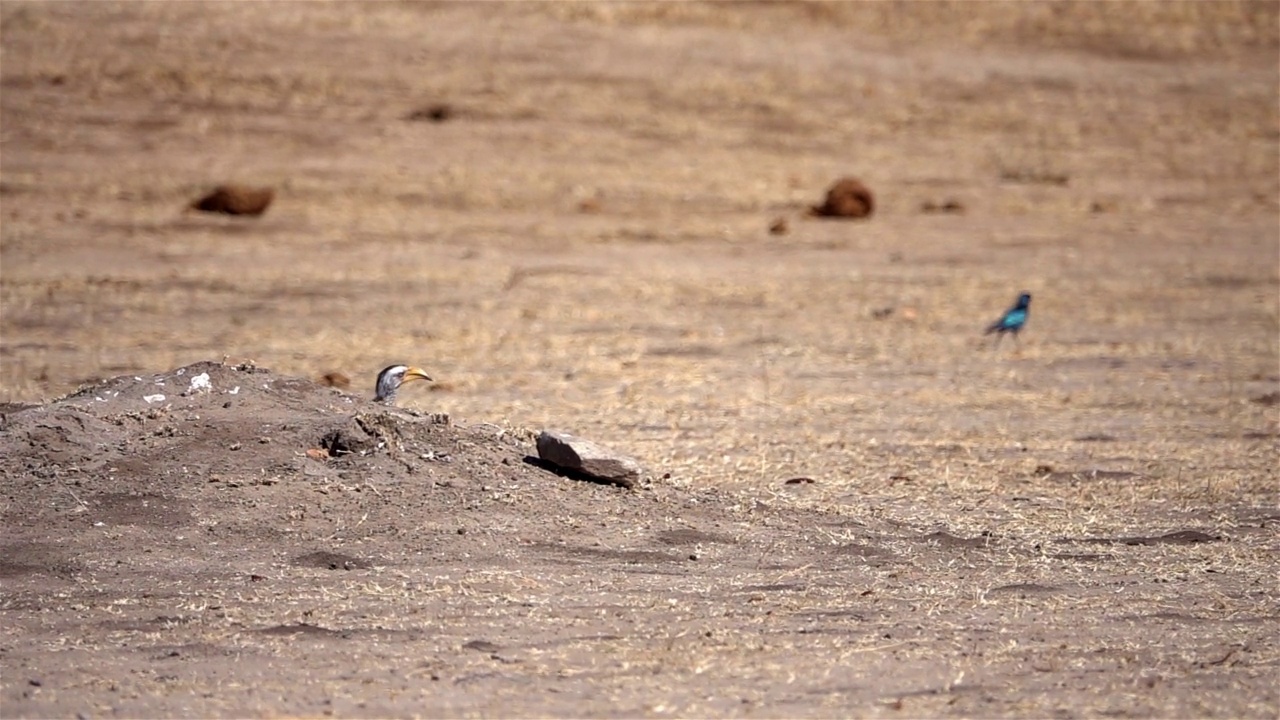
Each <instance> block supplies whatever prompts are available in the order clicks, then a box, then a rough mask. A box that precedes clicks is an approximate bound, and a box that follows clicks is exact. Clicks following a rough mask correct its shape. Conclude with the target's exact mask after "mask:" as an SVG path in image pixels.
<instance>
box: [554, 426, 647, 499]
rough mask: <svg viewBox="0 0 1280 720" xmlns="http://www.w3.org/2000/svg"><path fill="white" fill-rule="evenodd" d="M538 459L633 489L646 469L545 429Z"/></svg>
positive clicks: (578, 439)
mask: <svg viewBox="0 0 1280 720" xmlns="http://www.w3.org/2000/svg"><path fill="white" fill-rule="evenodd" d="M538 457H539V458H541V459H542V460H543V462H547V463H551V464H552V465H555V466H556V467H559V468H562V469H564V470H569V471H571V472H574V473H581V474H582V475H586V476H588V477H590V478H591V479H594V480H599V481H601V482H607V483H613V484H614V485H621V486H622V487H625V488H630V487H633V486H634V485H635V483H636V481H637V480H639V479H640V473H641V471H642V470H643V468H641V467H640V463H638V462H636V461H635V460H634V459H633V458H630V457H627V456H626V455H620V454H618V453H616V452H614V451H612V450H610V449H609V448H606V447H604V446H603V445H600V444H598V443H594V442H592V441H590V440H586V439H583V438H580V437H578V436H576V435H570V434H569V433H566V432H559V431H556V430H543V431H542V433H541V434H539V435H538Z"/></svg>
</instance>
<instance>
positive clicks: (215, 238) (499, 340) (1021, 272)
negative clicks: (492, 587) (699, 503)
mask: <svg viewBox="0 0 1280 720" xmlns="http://www.w3.org/2000/svg"><path fill="white" fill-rule="evenodd" d="M1278 9H1280V6H1278V5H1277V4H1276V3H1272V2H1253V3H1249V2H1216V3H999V2H992V3H915V2H912V3H898V2H884V3H801V2H796V3H741V4H739V3H655V4H647V3H617V4H591V3H546V4H540V3H512V4H488V3H486V4H465V3H418V2H406V3H392V2H387V3H364V4H354V3H352V4H346V3H336V4H323V5H320V4H286V3H255V4H241V3H234V4H233V3H84V4H77V3H19V2H6V3H4V5H3V7H0V43H2V46H0V47H2V49H3V56H2V57H0V61H2V62H0V400H4V401H10V402H40V401H43V400H47V399H50V398H53V397H56V396H59V395H62V394H64V393H67V392H70V391H73V390H75V389H76V388H77V387H79V386H80V385H81V384H82V383H88V382H94V381H96V380H98V379H101V378H106V377H111V376H115V375H122V374H145V373H154V372H160V371H164V370H167V369H169V368H173V367H176V366H179V365H185V364H187V363H190V362H194V361H197V360H207V359H213V360H217V359H221V358H223V357H229V358H230V360H231V361H232V362H241V361H246V360H252V361H254V362H256V363H257V364H258V365H261V366H265V367H269V368H272V369H273V370H275V371H277V372H279V373H283V374H286V375H301V376H305V377H309V378H313V379H317V378H319V377H320V376H322V375H324V374H325V373H329V372H341V373H343V374H345V375H347V376H349V377H350V378H352V379H353V382H354V387H353V388H352V391H353V392H356V391H358V392H361V393H364V392H368V393H370V394H371V392H372V382H373V376H374V374H375V373H376V372H377V370H378V369H380V368H381V367H383V366H384V365H386V364H389V363H390V362H393V361H394V362H411V363H414V364H421V365H423V366H425V367H426V368H427V369H428V371H429V372H431V374H432V375H433V376H434V377H435V378H437V380H438V381H439V382H438V383H437V384H436V385H435V386H434V387H433V388H431V389H429V390H428V389H426V388H423V387H421V386H419V387H417V388H411V389H409V390H406V392H405V394H404V398H403V399H402V404H404V405H406V406H410V407H415V408H420V409H423V410H429V411H438V412H448V413H450V414H451V415H452V416H453V417H454V418H455V420H457V421H459V422H461V423H485V422H488V423H496V424H499V425H503V426H510V427H514V428H522V427H527V428H538V427H543V426H556V427H561V428H564V429H567V430H570V431H573V432H576V433H578V434H582V435H585V436H588V437H591V438H593V439H596V440H599V441H601V442H605V443H606V444H609V445H612V446H615V447H618V448H620V449H624V450H626V451H628V452H630V453H632V454H634V455H636V456H637V457H639V458H640V459H641V460H642V461H644V463H645V464H646V465H647V466H649V467H650V468H652V469H653V470H654V471H655V472H656V473H657V474H658V475H659V476H662V475H668V474H669V477H666V478H664V479H663V480H662V482H663V483H665V484H666V485H667V486H668V487H673V488H680V489H690V490H693V489H705V488H709V487H714V488H717V489H722V490H725V491H729V492H733V493H740V494H741V495H742V497H746V498H754V499H755V500H757V501H767V502H771V503H783V504H785V505H786V506H788V507H793V508H796V509H797V510H806V509H808V510H812V511H814V512H828V513H830V512H834V513H845V514H849V515H850V516H851V517H856V518H862V519H864V520H865V519H866V518H868V517H876V518H879V519H887V520H891V521H892V522H896V523H905V524H908V525H909V526H910V527H912V528H915V529H919V530H920V531H921V532H925V531H929V530H930V529H933V528H945V529H946V530H947V531H948V532H950V533H954V534H956V535H957V536H962V537H972V536H976V535H978V534H980V533H983V532H988V533H989V532H992V531H994V530H998V531H999V532H1002V533H1009V534H1013V535H1017V536H1018V537H1019V538H1020V540H1019V542H1021V543H1024V544H1025V545H1026V546H1027V547H1030V546H1032V545H1036V546H1037V547H1038V545H1037V543H1038V542H1039V541H1040V540H1047V539H1052V538H1055V537H1085V536H1107V537H1127V536H1134V535H1142V536H1147V535H1158V534H1160V533H1164V532H1169V531H1175V530H1182V529H1186V528H1189V527H1192V526H1194V527H1195V528H1198V529H1201V530H1206V531H1210V532H1213V533H1224V532H1225V533H1227V534H1228V535H1230V534H1231V533H1232V532H1233V531H1232V528H1239V527H1242V526H1245V525H1248V523H1253V525H1249V527H1252V528H1253V529H1254V530H1257V531H1258V532H1257V533H1248V534H1247V535H1248V537H1249V538H1252V540H1250V542H1251V543H1256V544H1253V545H1231V544H1230V543H1220V544H1208V545H1195V546H1194V547H1190V548H1187V549H1186V550H1185V552H1187V553H1191V556H1188V557H1185V558H1183V560H1184V561H1185V562H1186V563H1188V566H1189V567H1200V568H1203V567H1204V566H1217V565H1221V564H1223V563H1226V564H1231V563H1235V565H1233V567H1235V568H1236V569H1235V570H1234V572H1237V573H1238V576H1237V577H1236V578H1235V580H1236V581H1238V582H1239V583H1240V585H1239V586H1238V587H1237V586H1233V589H1230V590H1229V591H1226V590H1223V589H1221V588H1216V589H1214V588H1209V587H1200V586H1198V585H1197V586H1194V587H1192V588H1189V589H1188V588H1180V589H1170V588H1168V587H1160V588H1158V590H1159V593H1164V594H1157V595H1158V596H1157V595H1153V596H1152V598H1153V599H1152V602H1154V603H1156V604H1159V603H1161V602H1173V600H1172V599H1171V598H1177V599H1179V602H1181V601H1182V600H1186V599H1187V598H1189V597H1199V598H1201V599H1205V603H1206V604H1204V605H1203V606H1200V605H1196V604H1195V603H1194V602H1192V603H1191V605H1192V606H1194V607H1195V608H1197V610H1195V611H1194V612H1192V615H1194V616H1195V617H1198V618H1200V619H1202V620H1205V621H1206V622H1207V621H1208V620H1209V619H1214V621H1217V620H1220V619H1221V618H1222V617H1228V616H1229V617H1238V616H1240V615H1241V614H1244V615H1247V616H1248V617H1251V618H1261V620H1259V622H1261V623H1263V627H1264V628H1269V629H1270V630H1272V631H1274V629H1275V627H1276V616H1277V594H1276V587H1275V582H1274V577H1275V569H1276V568H1275V562H1274V553H1275V550H1276V548H1277V542H1276V526H1277V525H1276V523H1277V521H1276V520H1275V514H1274V513H1275V507H1276V500H1277V497H1276V487H1277V469H1276V467H1277V460H1278V459H1280V457H1278V455H1280V451H1278V443H1277V438H1280V418H1278V412H1280V411H1278V410H1277V398H1278V397H1280V395H1277V393H1280V335H1278V333H1280V223H1278V222H1277V219H1278V216H1277V213H1278V211H1280V174H1278V169H1280V168H1278V157H1280V113H1278V110H1277V107H1278V100H1280V89H1278V88H1280V70H1278V69H1277V68H1278V67H1280V63H1277V60H1278V59H1280V58H1278V52H1280V38H1278V35H1280V30H1278V29H1277V28H1278V26H1277V22H1278V18H1280V13H1278ZM433 111H434V112H435V114H436V115H437V116H442V119H440V120H434V119H432V117H431V116H432V114H433ZM842 175H855V176H857V177H859V178H861V179H862V180H863V181H864V182H866V183H867V184H868V185H869V186H870V187H871V188H872V190H873V191H874V192H875V193H876V197H877V208H876V212H875V214H874V215H873V216H872V217H871V218H869V219H867V220H863V221H834V220H820V219H816V218H811V217H808V216H807V214H806V210H807V208H808V207H809V206H810V205H811V204H816V203H818V202H820V201H821V198H822V193H823V192H824V190H825V189H826V187H827V186H828V185H829V184H830V183H831V182H832V181H833V180H835V179H836V178H837V177H839V176H842ZM223 182H242V183H247V184H252V185H265V186H272V187H274V188H275V189H276V200H275V202H274V204H273V205H272V206H271V207H270V208H269V210H268V211H267V212H266V214H265V215H264V216H262V217H261V218H224V217H216V216H207V215H204V214H200V213H193V212H189V211H184V208H185V207H186V205H187V204H188V203H190V202H191V200H193V199H194V198H196V197H198V196H199V195H200V194H202V193H203V192H205V191H207V190H208V189H209V188H211V187H212V186H214V185H216V184H219V183H223ZM948 203H950V205H951V207H952V208H953V209H954V211H952V212H935V211H930V210H928V208H930V207H932V208H938V207H941V206H945V205H947V204H948ZM778 219H783V220H785V224H786V226H787V232H786V233H785V234H771V233H770V232H769V227H770V225H771V224H773V223H775V221H777V220H778ZM1021 290H1027V291H1030V292H1031V293H1032V294H1033V295H1034V301H1033V304H1032V316H1031V320H1030V322H1029V324H1028V327H1027V329H1026V331H1025V332H1024V333H1023V337H1022V339H1021V342H1020V343H1019V344H1018V345H1014V343H1012V342H1009V341H1008V340H1006V341H1005V342H1004V343H1003V345H1002V346H1001V347H999V348H998V349H997V348H993V347H992V343H991V342H990V338H984V337H983V336H982V335H981V330H982V328H983V327H984V325H985V324H986V323H988V322H990V321H991V320H993V319H995V317H996V316H997V315H998V314H999V312H1000V311H1002V310H1003V309H1004V308H1005V307H1007V306H1008V305H1009V303H1011V302H1012V301H1013V299H1014V297H1015V296H1016V294H1017V293H1018V292H1019V291H1021ZM800 476H803V477H808V478H812V479H813V480H814V482H813V483H812V484H804V485H799V486H796V485H791V486H788V485H783V482H784V481H785V480H787V479H789V478H794V477H800ZM1019 498H1022V499H1021V500H1020V499H1019ZM1025 498H1034V499H1035V502H1034V503H1033V505H1034V507H1027V506H1026V503H1027V501H1026V499H1025ZM1258 518H1262V519H1261V520H1259V519H1258ZM1266 518H1270V519H1266ZM1255 526H1256V527H1255ZM1241 532H1243V531H1237V532H1236V534H1237V535H1238V536H1240V533H1241ZM1180 552H1181V551H1180ZM1149 561H1150V558H1146V559H1144V560H1142V562H1149ZM1138 568H1139V565H1135V566H1134V573H1135V576H1136V577H1138V578H1140V581H1141V582H1142V583H1154V582H1156V579H1155V578H1152V577H1149V576H1147V575H1145V574H1144V573H1143V572H1142V571H1139V569H1138ZM1120 574H1124V573H1120ZM1197 577H1198V576H1197ZM1086 582H1087V581H1086ZM1250 583H1253V585H1250ZM943 585H944V586H945V588H944V587H943ZM943 585H940V589H939V592H947V593H951V595H950V596H949V597H952V599H957V598H959V599H964V598H965V597H966V593H967V591H966V590H964V589H963V583H961V584H960V585H948V584H945V583H943ZM1193 585H1194V583H1193ZM1245 586H1250V587H1255V590H1250V591H1245V590H1244V589H1242V588H1244V587H1245ZM1151 587H1153V588H1154V587H1155V586H1154V585H1153V586H1151ZM1257 588H1261V590H1257ZM1152 592H1153V593H1155V592H1156V589H1153V590H1152ZM1169 593H1172V594H1171V595H1170V594H1169ZM1197 593H1200V594H1197ZM1223 593H1226V595H1224V594H1223ZM1231 593H1235V594H1234V595H1232V594H1231ZM1251 593H1252V594H1251ZM1259 593H1260V594H1259ZM1226 596H1229V597H1230V598H1231V600H1230V601H1229V602H1227V605H1225V606H1223V607H1222V608H1217V609H1214V606H1213V605H1212V603H1209V601H1208V600H1207V598H1210V597H1213V598H1216V599H1217V600H1218V601H1222V597H1226ZM1224 602H1225V601H1224ZM1081 612H1082V613H1084V614H1083V616H1082V617H1085V618H1088V620H1086V621H1080V622H1083V624H1092V623H1096V622H1103V621H1107V620H1108V618H1110V619H1111V620H1114V618H1111V617H1110V616H1109V615H1108V614H1107V613H1108V612H1109V608H1108V607H1107V606H1106V604H1105V603H1100V604H1098V605H1097V606H1096V607H1092V606H1091V607H1090V608H1088V609H1082V610H1081ZM1196 613H1199V614H1196ZM1215 613H1217V614H1218V615H1215ZM1077 620H1078V619H1077ZM1206 632H1208V631H1206ZM1250 632H1253V631H1250ZM1272 635H1273V636H1274V632H1273V633H1272ZM1251 637H1252V636H1251ZM1241 642H1244V644H1245V645H1248V642H1245V641H1241ZM1251 652H1252V655H1250V656H1249V659H1248V660H1247V661H1243V665H1242V666H1241V667H1240V668H1238V669H1235V670H1233V671H1232V672H1233V673H1235V674H1231V675H1230V676H1229V677H1228V678H1227V680H1226V681H1224V682H1225V684H1223V685H1221V688H1222V693H1221V695H1220V696H1214V697H1216V698H1218V700H1215V701H1214V702H1211V703H1209V704H1207V705H1196V704H1194V702H1198V700H1196V698H1197V697H1199V696H1200V695H1203V693H1200V692H1199V691H1200V690H1203V686H1202V685H1198V684H1197V683H1198V682H1200V681H1199V680H1195V679H1191V680H1185V682H1183V683H1182V684H1180V685H1177V686H1176V690H1175V691H1172V692H1165V693H1159V691H1156V690H1152V689H1151V688H1150V687H1148V688H1145V689H1144V688H1142V687H1140V686H1135V688H1136V689H1134V690H1133V692H1134V693H1137V695H1139V696H1141V697H1142V698H1143V702H1155V703H1166V704H1164V705H1161V704H1156V705H1151V706H1148V705H1141V704H1136V705H1122V707H1120V710H1121V711H1123V712H1129V713H1133V714H1178V715H1201V714H1222V715H1242V714H1253V715H1260V716H1267V715H1272V716H1273V715H1274V714H1275V707H1276V696H1275V693H1274V690H1273V689H1272V690H1269V691H1264V690H1262V687H1263V683H1262V682H1261V681H1262V680H1265V679H1266V678H1268V677H1270V678H1272V679H1274V676H1275V667H1276V662H1277V659H1278V657H1280V656H1278V655H1277V649H1276V646H1275V644H1274V641H1272V642H1271V643H1270V644H1269V645H1267V646H1266V647H1264V648H1262V649H1258V648H1257V647H1256V644H1255V646H1254V647H1253V650H1251ZM1162 653H1163V654H1162ZM1170 653H1176V651H1175V650H1174V649H1172V648H1168V647H1165V648H1160V649H1158V650H1157V651H1156V655H1157V656H1158V658H1164V659H1167V658H1168V657H1171V655H1169V654H1170ZM944 655H945V654H944ZM1197 662H1199V660H1197ZM1157 664H1158V663H1157ZM1214 667H1215V668H1216V667H1218V666H1214ZM939 672H944V671H941V670H940V671H939ZM945 672H949V671H945ZM1176 672H1180V671H1176ZM1223 672H1226V671H1225V670H1224V671H1223ZM7 674H8V673H6V675H7ZM1175 674H1176V673H1175ZM953 679H954V678H950V679H949V680H946V681H942V680H939V682H938V683H935V684H933V685H930V687H945V686H946V682H950V680H953ZM5 682H6V685H7V686H8V685H9V682H10V681H9V680H8V679H6V681H5ZM1136 682H1138V681H1137V680H1135V683H1136ZM1232 682H1238V683H1241V684H1240V685H1239V686H1238V687H1237V686H1232V685H1231V683H1232ZM1215 687H1217V686H1215ZM1076 692H1077V693H1078V692H1079V690H1077V691H1076ZM1156 694H1160V696H1161V697H1160V699H1158V700H1156V699H1152V698H1151V696H1152V695H1156ZM823 697H826V699H827V701H829V700H830V699H831V698H830V697H829V696H823ZM823 702H826V701H823ZM832 702H835V701H832ZM1064 702H1065V701H1064ZM1215 703H1227V704H1225V705H1224V704H1215ZM546 707H547V708H549V710H548V711H549V712H552V713H553V714H560V713H565V712H570V709H568V708H566V707H557V706H554V705H549V706H546ZM764 707H765V708H766V709H765V710H763V711H762V712H765V713H766V714H767V713H768V711H767V708H768V705H767V704H765V705H764ZM836 707H839V704H838V702H837V703H836ZM868 707H870V706H868ZM874 707H876V708H880V707H881V706H880V705H875V706H874ZM946 707H949V706H945V705H939V706H938V707H937V708H935V709H937V710H938V711H939V712H941V711H944V710H945V709H946ZM964 707H965V708H966V709H963V710H961V712H968V713H974V712H980V710H979V709H978V708H976V707H974V706H964ZM1053 707H1054V706H1053V705H1052V698H1051V699H1050V704H1049V705H1048V706H1044V707H1041V708H1040V709H1044V710H1046V711H1048V710H1052V709H1053ZM824 708H826V710H825V711H831V706H830V705H823V704H822V702H819V701H816V700H815V701H814V703H813V704H808V705H806V704H804V703H799V704H796V705H794V706H792V705H788V706H787V711H788V713H789V714H790V713H791V712H792V711H794V712H796V713H805V714H821V713H822V712H824ZM1126 708H1127V709H1126ZM633 709H637V708H633ZM665 709H666V711H669V712H673V713H675V714H690V713H694V714H697V713H698V712H699V711H700V710H701V711H705V712H712V711H714V712H715V713H716V714H726V713H728V714H733V713H729V712H728V711H727V710H725V709H724V708H720V707H718V706H717V707H716V708H708V707H701V706H698V705H697V704H683V705H675V706H671V707H666V708H665ZM1093 709H1094V710H1098V709H1099V708H1098V707H1093ZM1113 709H1114V708H1113ZM490 710H492V708H490ZM639 710H643V711H645V712H653V713H655V714H659V709H657V708H656V707H647V708H641V709H639ZM639 710H638V711H639ZM863 710H864V711H866V710H867V708H866V707H864V708H863ZM1144 710H1145V711H1150V712H1144ZM890 711H892V708H890Z"/></svg>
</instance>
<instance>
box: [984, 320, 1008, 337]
mask: <svg viewBox="0 0 1280 720" xmlns="http://www.w3.org/2000/svg"><path fill="white" fill-rule="evenodd" d="M1003 324H1004V321H1003V320H997V321H995V322H993V323H991V325H990V327H988V328H987V329H986V330H985V331H984V332H983V333H982V334H983V335H990V334H991V333H993V332H995V331H997V330H999V329H1000V326H1001V325H1003Z"/></svg>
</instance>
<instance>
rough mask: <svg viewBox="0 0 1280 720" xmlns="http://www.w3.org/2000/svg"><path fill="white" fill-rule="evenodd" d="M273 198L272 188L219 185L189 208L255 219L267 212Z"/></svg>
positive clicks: (274, 194) (273, 191)
mask: <svg viewBox="0 0 1280 720" xmlns="http://www.w3.org/2000/svg"><path fill="white" fill-rule="evenodd" d="M275 197H276V191H275V190H274V189H272V188H253V187H248V186H245V185H219V186H218V187H216V188H214V189H213V192H211V193H209V194H208V195H205V196H204V197H202V198H200V199H199V200H196V201H194V202H192V203H191V205H190V206H189V207H190V208H191V209H192V210H199V211H201V212H210V213H223V214H225V215H249V216H253V217H256V216H258V215H261V214H262V213H264V212H266V211H267V208H268V207H269V206H270V205H271V201H272V200H274V199H275Z"/></svg>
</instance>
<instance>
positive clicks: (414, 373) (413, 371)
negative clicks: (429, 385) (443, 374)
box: [400, 367, 431, 385]
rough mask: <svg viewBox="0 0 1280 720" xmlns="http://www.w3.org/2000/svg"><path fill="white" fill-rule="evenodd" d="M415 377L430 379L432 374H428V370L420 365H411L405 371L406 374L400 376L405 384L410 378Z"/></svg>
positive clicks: (401, 381)
mask: <svg viewBox="0 0 1280 720" xmlns="http://www.w3.org/2000/svg"><path fill="white" fill-rule="evenodd" d="M415 378H416V379H418V380H430V379H431V376H430V375H428V374H427V372H426V371H425V370H423V369H422V368H420V367H411V368H409V369H408V370H405V371H404V376H403V377H402V378H400V383H401V384H402V385H403V384H404V383H407V382H409V381H410V380H413V379H415Z"/></svg>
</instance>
